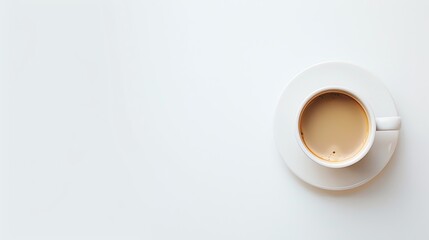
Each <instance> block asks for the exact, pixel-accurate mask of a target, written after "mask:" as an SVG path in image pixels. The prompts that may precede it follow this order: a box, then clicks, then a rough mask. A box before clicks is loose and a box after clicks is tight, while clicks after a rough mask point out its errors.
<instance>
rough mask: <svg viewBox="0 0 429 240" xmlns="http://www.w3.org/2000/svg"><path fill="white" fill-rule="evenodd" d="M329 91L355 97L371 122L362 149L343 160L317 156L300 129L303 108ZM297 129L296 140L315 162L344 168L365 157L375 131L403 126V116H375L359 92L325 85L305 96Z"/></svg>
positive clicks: (330, 166)
mask: <svg viewBox="0 0 429 240" xmlns="http://www.w3.org/2000/svg"><path fill="white" fill-rule="evenodd" d="M329 92H340V93H344V94H346V95H348V96H350V97H352V98H354V99H355V100H356V101H357V102H358V103H359V104H360V105H361V106H362V107H363V109H364V110H365V112H366V116H367V118H368V123H369V133H368V136H367V140H366V142H365V145H364V146H363V147H362V148H361V150H360V151H359V152H358V153H357V154H356V155H354V156H353V157H351V158H349V159H346V160H343V161H337V162H334V161H327V160H324V159H322V158H320V157H318V156H316V155H315V154H313V153H312V152H311V151H310V150H309V149H308V148H307V146H306V145H305V143H304V142H303V140H302V138H301V134H300V130H299V121H300V118H301V114H302V112H303V110H304V109H305V107H306V105H307V104H308V103H309V102H310V101H311V100H313V99H314V98H315V97H317V96H319V95H321V94H324V93H329ZM295 122H296V130H295V134H296V140H297V142H298V144H299V146H300V147H301V149H302V151H304V153H305V154H307V156H308V157H309V158H310V159H311V160H313V161H314V162H316V163H318V164H320V165H322V166H325V167H329V168H343V167H348V166H350V165H353V164H355V163H357V162H358V161H360V160H361V159H362V158H363V157H365V155H366V154H367V153H368V151H369V150H370V149H371V147H372V145H373V143H374V138H375V131H395V130H399V129H400V128H401V118H400V117H398V116H391V117H377V118H376V117H375V115H374V112H373V111H372V109H371V106H370V105H369V104H368V102H366V101H365V99H363V98H361V97H359V96H358V94H356V93H354V92H353V91H352V90H350V89H347V88H344V87H339V86H329V87H324V88H321V89H318V90H316V91H315V92H313V93H312V94H310V95H309V96H307V97H306V98H305V100H304V101H303V102H302V104H301V105H300V107H299V108H298V113H297V115H296V121H295Z"/></svg>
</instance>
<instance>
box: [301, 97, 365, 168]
mask: <svg viewBox="0 0 429 240" xmlns="http://www.w3.org/2000/svg"><path fill="white" fill-rule="evenodd" d="M299 130H300V134H301V139H302V142H303V143H304V145H305V146H306V148H307V149H308V150H309V151H310V152H312V153H313V154H314V155H316V156H317V157H319V158H321V159H324V160H326V161H333V162H338V161H344V160H348V159H350V158H353V157H354V156H355V155H356V154H358V153H359V152H360V151H361V150H362V148H363V147H364V146H365V143H366V141H367V139H368V134H369V120H368V116H367V113H366V111H365V109H364V108H363V107H362V105H361V104H360V103H359V102H358V101H357V100H356V99H355V98H353V97H352V96H350V95H348V94H346V93H343V92H341V91H335V92H324V93H321V94H319V95H317V96H315V97H314V98H312V99H311V100H310V101H308V103H307V104H306V105H305V107H304V108H303V110H302V111H301V115H300V119H299Z"/></svg>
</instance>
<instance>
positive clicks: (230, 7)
mask: <svg viewBox="0 0 429 240" xmlns="http://www.w3.org/2000/svg"><path fill="white" fill-rule="evenodd" d="M428 12H429V3H428V1H342V0H338V1H316V0H315V1H295V2H288V1H155V0H154V1H147V0H146V1H101V0H100V1H96V0H93V1H91V0H90V1H88V0H85V1H84V0H82V1H77V0H65V1H55V0H45V1H42V0H39V1H6V2H4V1H0V94H1V97H0V100H1V102H0V121H1V122H0V140H1V142H0V157H1V161H0V164H1V165H0V174H1V176H0V181H1V182H0V186H1V192H0V193H1V195H0V197H1V198H0V219H1V222H0V223H1V224H0V239H5V240H8V239H59V240H61V239H73V240H74V239H91V240H92V239H121V240H128V239H246V240H248V239H428V238H429V227H428V223H429V204H428V203H429V190H428V189H429V186H428V183H429V161H428V158H429V157H428V156H427V151H428V149H429V146H428V142H427V139H426V138H427V135H428V133H429V124H428V122H429V114H428V113H427V110H428V107H427V103H428V102H427V100H428V97H427V95H428V92H427V91H428V89H429V82H428V77H429V72H428V66H429V44H428V43H429V15H428ZM326 60H345V61H348V62H352V63H355V64H358V65H360V66H363V67H365V68H367V69H368V70H370V71H372V72H373V73H375V74H376V75H377V76H379V77H380V78H381V79H382V80H383V82H384V83H385V85H386V86H387V88H388V89H389V90H390V91H391V93H392V96H393V97H394V99H395V101H396V104H397V108H398V112H399V114H400V115H401V116H402V117H403V120H402V130H401V135H400V140H399V144H398V148H397V151H396V153H395V154H394V157H393V158H392V160H391V162H390V163H389V165H388V166H387V167H386V168H385V169H384V171H383V172H382V173H381V174H380V175H379V176H378V177H376V178H375V179H374V180H373V181H372V182H370V183H368V184H366V185H365V186H363V187H360V188H358V189H355V190H351V191H345V192H329V191H323V190H318V189H316V188H313V187H310V186H308V185H307V184H305V183H303V182H301V181H300V180H299V179H297V178H296V177H295V176H294V175H293V174H292V173H291V172H290V171H289V170H288V168H287V166H286V164H285V163H284V161H283V160H282V159H281V157H280V155H279V154H278V153H277V150H276V148H275V146H274V141H273V133H272V121H273V113H274V109H275V107H276V103H277V99H278V97H279V96H280V94H281V92H282V90H283V88H284V87H285V85H286V84H287V83H288V82H289V81H290V79H291V78H292V77H293V76H294V75H295V74H297V73H299V72H300V71H301V70H303V69H305V68H306V67H308V66H310V65H312V64H315V63H318V62H321V61H326Z"/></svg>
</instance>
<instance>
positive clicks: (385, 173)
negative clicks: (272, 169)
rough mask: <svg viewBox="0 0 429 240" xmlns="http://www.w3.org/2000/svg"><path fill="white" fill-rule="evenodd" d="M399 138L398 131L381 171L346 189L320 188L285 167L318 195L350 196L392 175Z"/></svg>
mask: <svg viewBox="0 0 429 240" xmlns="http://www.w3.org/2000/svg"><path fill="white" fill-rule="evenodd" d="M400 139H401V137H400V133H399V137H398V142H397V145H396V149H395V152H394V153H393V155H392V157H391V158H390V160H389V162H388V164H387V165H386V166H385V167H384V168H383V169H382V170H381V172H380V173H378V174H377V175H376V176H375V177H374V178H372V179H371V180H369V181H368V182H367V183H364V184H363V185H361V186H358V187H356V188H352V189H347V190H328V189H321V188H318V187H315V186H313V185H311V184H309V183H306V182H304V181H303V180H301V179H300V178H299V177H298V176H296V175H295V174H294V173H293V172H292V171H291V170H290V169H289V168H288V167H287V169H288V171H289V172H290V173H291V175H292V176H293V178H294V179H295V180H296V182H297V183H298V184H299V185H301V186H302V187H303V188H305V189H307V190H308V191H311V192H314V193H316V194H317V195H320V196H352V195H355V194H357V193H361V192H362V191H369V189H371V188H374V187H375V186H376V185H377V183H378V180H380V179H381V178H386V177H389V176H392V172H393V170H394V169H395V168H396V166H397V156H398V155H399V156H400V153H401V152H402V147H401V140H400ZM380 186H381V185H380Z"/></svg>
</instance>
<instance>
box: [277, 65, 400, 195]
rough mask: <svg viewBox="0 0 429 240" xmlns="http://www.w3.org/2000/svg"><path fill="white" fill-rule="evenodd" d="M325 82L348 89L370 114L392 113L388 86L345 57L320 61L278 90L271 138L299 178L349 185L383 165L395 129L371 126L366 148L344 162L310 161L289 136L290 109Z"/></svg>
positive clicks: (392, 144) (337, 187)
mask: <svg viewBox="0 0 429 240" xmlns="http://www.w3.org/2000/svg"><path fill="white" fill-rule="evenodd" d="M330 85H335V86H342V87H345V88H348V89H353V90H354V91H355V92H356V93H358V94H359V96H361V97H362V98H363V99H366V100H367V102H368V103H369V104H370V105H371V108H372V110H373V112H374V114H375V117H391V116H398V114H397V111H396V107H395V103H394V101H393V99H392V97H391V95H390V93H389V91H388V90H387V88H386V87H385V86H384V85H383V83H382V82H381V81H380V80H379V79H378V78H377V77H376V76H374V75H373V74H372V73H370V72H368V71H367V70H365V69H363V68H361V67H358V66H356V65H353V64H350V63H345V62H326V63H320V64H317V65H314V66H311V67H309V68H308V69H306V70H305V71H303V72H301V73H300V74H298V75H297V76H295V77H294V78H293V79H292V81H291V82H290V83H289V84H288V85H287V86H286V88H285V89H284V90H283V93H282V95H281V96H280V99H279V103H278V105H277V109H276V114H275V118H274V139H275V142H276V145H277V149H278V150H279V152H280V155H281V156H282V158H283V159H284V161H285V162H286V164H287V166H288V167H289V169H290V170H291V171H292V172H293V173H294V174H295V175H296V176H298V177H299V178H300V179H302V180H303V181H304V182H307V183H308V184H310V185H313V186H315V187H318V188H322V189H327V190H346V189H352V188H355V187H358V186H361V185H362V184H365V183H367V182H369V181H370V180H371V179H372V178H374V177H375V176H377V174H379V173H380V172H381V171H382V170H383V168H384V167H385V166H386V165H387V163H388V162H389V160H390V158H391V157H392V155H393V152H394V151H395V148H396V144H397V142H398V137H399V131H377V132H376V134H375V140H374V144H373V146H372V147H371V149H370V150H369V152H368V153H367V154H366V155H365V157H364V158H363V159H362V160H360V161H359V162H357V163H356V164H353V165H351V166H349V167H345V168H336V169H334V168H328V167H324V166H321V165H319V164H317V163H315V162H314V161H313V160H311V159H310V158H309V157H308V156H307V155H306V154H305V153H304V152H303V151H302V149H301V148H300V147H299V145H298V143H297V141H296V139H295V135H294V131H295V124H296V123H295V114H296V113H297V112H298V110H299V109H298V108H299V107H300V104H301V103H302V102H303V101H304V99H305V98H306V97H307V96H308V95H310V94H311V93H312V92H314V91H315V90H317V89H320V88H323V87H326V86H330Z"/></svg>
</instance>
